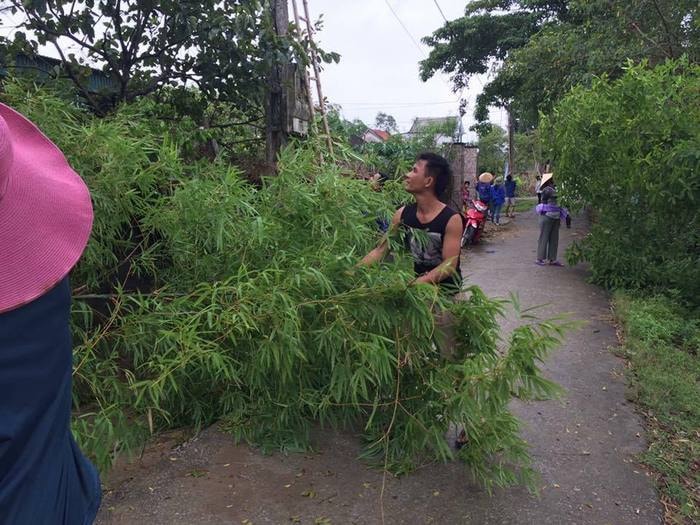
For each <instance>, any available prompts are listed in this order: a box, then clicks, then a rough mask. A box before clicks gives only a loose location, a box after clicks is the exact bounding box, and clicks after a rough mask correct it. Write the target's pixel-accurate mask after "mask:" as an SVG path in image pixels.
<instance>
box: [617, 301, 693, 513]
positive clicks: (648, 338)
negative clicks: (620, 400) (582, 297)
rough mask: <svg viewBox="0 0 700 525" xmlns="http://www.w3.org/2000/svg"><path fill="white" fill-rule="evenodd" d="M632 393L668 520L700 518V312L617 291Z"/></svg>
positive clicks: (645, 456) (644, 459) (648, 462)
mask: <svg viewBox="0 0 700 525" xmlns="http://www.w3.org/2000/svg"><path fill="white" fill-rule="evenodd" d="M614 304H615V312H616V314H617V317H618V320H619V321H620V324H621V327H622V334H623V337H624V345H623V347H622V351H623V353H624V356H625V357H626V358H627V359H629V361H630V364H631V372H630V375H629V379H630V386H631V397H632V399H633V400H634V401H635V402H636V403H637V404H638V405H639V407H640V408H641V411H642V412H643V414H644V416H645V419H646V424H647V432H648V437H649V448H648V449H647V451H646V452H644V454H642V456H641V458H640V459H641V460H642V462H643V463H645V464H646V465H647V466H648V467H650V468H651V469H652V470H653V471H654V472H655V473H656V479H657V484H658V487H659V490H660V492H661V498H662V502H663V503H664V506H665V508H666V522H667V523H673V524H684V523H697V522H698V520H699V519H700V461H699V460H698V458H700V388H698V385H700V357H699V354H698V351H699V349H700V318H699V316H698V312H697V310H695V311H693V310H692V309H691V310H689V309H685V308H682V307H680V306H678V305H676V304H674V302H673V301H672V300H671V299H669V298H667V297H659V296H657V297H646V298H638V297H633V296H630V295H626V294H617V295H616V296H615V299H614Z"/></svg>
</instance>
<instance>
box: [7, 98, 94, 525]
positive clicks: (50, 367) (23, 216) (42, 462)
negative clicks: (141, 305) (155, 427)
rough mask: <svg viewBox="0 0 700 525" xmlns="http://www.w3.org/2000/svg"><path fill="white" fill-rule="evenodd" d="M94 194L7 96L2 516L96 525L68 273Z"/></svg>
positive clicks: (11, 520) (22, 523) (11, 524)
mask: <svg viewBox="0 0 700 525" xmlns="http://www.w3.org/2000/svg"><path fill="white" fill-rule="evenodd" d="M91 228H92V204H91V201H90V194H89V193H88V190H87V188H86V186H85V184H84V183H83V181H82V180H81V179H80V177H78V175H77V174H76V173H75V172H74V171H73V170H72V169H71V168H70V166H69V165H68V163H67V162H66V159H65V158H64V156H63V154H62V153H61V152H60V151H59V150H58V148H57V147H56V146H55V145H54V144H52V143H51V141H49V140H48V139H47V138H46V137H45V136H44V135H43V134H42V133H41V132H40V131H39V130H38V129H37V128H36V126H34V124H32V123H31V122H29V121H28V120H27V119H25V118H24V117H23V116H22V115H20V114H19V113H17V112H15V111H14V110H12V109H11V108H9V107H8V106H5V105H4V104H0V523H2V524H3V525H89V524H91V523H93V521H94V519H95V516H96V514H97V510H98V508H99V505H100V499H101V489H100V480H99V477H98V474H97V471H96V470H95V468H94V467H93V466H92V464H91V463H90V462H89V461H88V460H87V459H86V458H85V457H84V456H83V455H82V453H81V452H80V450H79V449H78V446H77V445H76V443H75V441H74V439H73V436H72V434H71V431H70V418H71V374H72V357H73V353H72V341H71V334H70V329H69V322H70V286H69V283H68V277H67V275H68V273H69V271H70V270H71V268H72V267H73V266H74V265H75V263H76V262H77V261H78V259H79V258H80V255H81V254H82V252H83V249H84V248H85V245H86V244H87V241H88V237H89V235H90V230H91Z"/></svg>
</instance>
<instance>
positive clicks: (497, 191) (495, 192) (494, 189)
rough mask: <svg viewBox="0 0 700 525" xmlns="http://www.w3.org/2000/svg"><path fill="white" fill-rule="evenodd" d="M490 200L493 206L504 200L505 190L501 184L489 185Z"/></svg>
mask: <svg viewBox="0 0 700 525" xmlns="http://www.w3.org/2000/svg"><path fill="white" fill-rule="evenodd" d="M491 200H492V201H493V204H494V206H501V205H503V203H504V202H506V191H505V190H504V189H503V186H502V185H501V184H494V185H493V186H491Z"/></svg>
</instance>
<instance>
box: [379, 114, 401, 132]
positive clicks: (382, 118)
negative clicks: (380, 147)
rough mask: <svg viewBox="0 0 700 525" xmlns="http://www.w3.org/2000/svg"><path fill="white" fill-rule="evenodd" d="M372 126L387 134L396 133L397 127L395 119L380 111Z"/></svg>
mask: <svg viewBox="0 0 700 525" xmlns="http://www.w3.org/2000/svg"><path fill="white" fill-rule="evenodd" d="M374 125H375V126H377V128H379V129H382V130H384V131H386V132H388V133H398V131H399V127H398V126H397V125H396V119H395V118H394V117H392V116H391V115H389V114H387V113H384V112H383V111H380V112H379V113H377V116H376V117H375V119H374Z"/></svg>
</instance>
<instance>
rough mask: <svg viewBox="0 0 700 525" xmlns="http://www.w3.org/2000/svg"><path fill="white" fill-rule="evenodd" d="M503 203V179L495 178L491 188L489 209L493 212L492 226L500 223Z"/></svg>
mask: <svg viewBox="0 0 700 525" xmlns="http://www.w3.org/2000/svg"><path fill="white" fill-rule="evenodd" d="M505 201H506V190H505V188H504V187H503V179H502V178H501V177H496V180H495V181H494V184H493V186H491V208H492V210H493V212H492V214H491V220H492V221H493V223H494V224H500V223H501V208H503V203H504V202H505Z"/></svg>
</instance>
